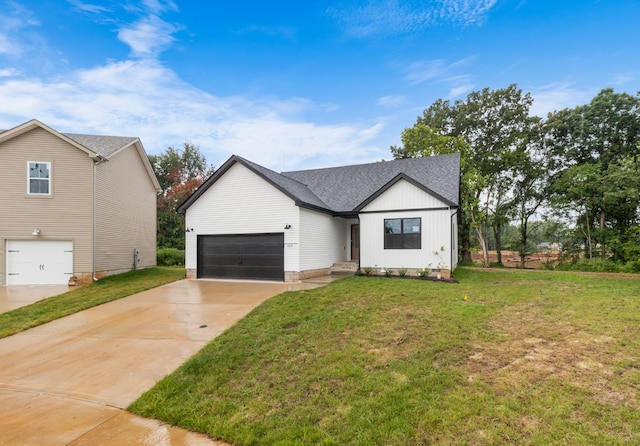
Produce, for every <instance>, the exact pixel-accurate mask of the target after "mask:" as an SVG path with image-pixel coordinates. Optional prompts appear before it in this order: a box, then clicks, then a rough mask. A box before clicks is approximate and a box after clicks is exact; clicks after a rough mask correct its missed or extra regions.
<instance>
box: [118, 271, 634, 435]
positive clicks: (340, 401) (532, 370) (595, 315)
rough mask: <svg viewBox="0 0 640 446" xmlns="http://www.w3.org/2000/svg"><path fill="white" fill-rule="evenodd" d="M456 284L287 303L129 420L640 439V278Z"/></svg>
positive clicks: (200, 358) (259, 312)
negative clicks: (154, 419) (145, 418)
mask: <svg viewBox="0 0 640 446" xmlns="http://www.w3.org/2000/svg"><path fill="white" fill-rule="evenodd" d="M456 278H458V279H459V280H460V283H459V284H443V283H437V282H431V281H407V280H395V279H387V278H372V277H351V278H347V279H343V280H340V281H338V282H334V283H332V284H330V285H327V286H325V287H323V288H319V289H315V290H310V291H299V292H290V293H285V294H282V295H279V296H276V297H274V298H272V299H270V300H268V301H266V302H265V303H264V304H262V305H261V306H259V307H258V308H256V309H255V310H254V311H253V312H251V313H250V314H249V315H248V316H247V317H246V318H244V319H243V320H241V321H240V322H239V323H238V324H237V325H235V326H234V327H232V328H231V329H229V330H228V331H227V332H225V333H224V334H222V335H221V336H220V337H218V338H216V339H215V340H214V341H213V342H211V343H210V344H209V345H207V346H206V347H205V348H204V349H203V350H202V351H201V352H200V353H199V354H197V355H196V356H194V357H193V358H192V359H191V360H189V361H188V362H187V363H185V364H184V366H183V367H181V368H180V369H179V370H177V371H176V372H175V373H173V374H171V375H169V376H167V377H166V378H165V379H163V380H162V381H160V382H159V383H158V384H157V385H156V386H155V387H154V388H153V389H151V390H150V391H148V392H147V393H145V394H144V395H143V396H142V397H141V398H140V399H139V400H138V401H136V402H135V403H134V404H133V405H132V406H131V407H130V410H132V411H133V412H135V413H138V414H141V415H144V416H147V417H152V418H157V419H161V420H164V421H166V422H168V423H171V424H174V425H179V426H182V427H185V428H187V429H191V430H196V431H200V432H204V433H206V434H208V435H210V436H212V437H213V438H218V439H223V440H226V441H229V442H231V443H233V444H237V445H245V446H247V445H272V444H277V445H316V444H317V445H382V444H384V445H387V444H393V445H396V444H397V445H426V444H447V445H449V444H460V445H462V444H505V443H506V444H530V445H549V444H591V445H615V444H630V443H633V444H636V443H638V442H640V411H639V410H638V408H639V407H638V406H639V391H640V360H638V358H640V298H639V297H638V296H639V294H640V293H639V291H640V278H602V277H594V276H587V275H580V274H577V273H548V272H547V273H545V272H530V271H527V272H517V271H477V270H465V269H459V270H457V271H456Z"/></svg>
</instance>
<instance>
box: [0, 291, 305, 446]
mask: <svg viewBox="0 0 640 446" xmlns="http://www.w3.org/2000/svg"><path fill="white" fill-rule="evenodd" d="M305 287H309V286H308V285H307V286H305ZM287 289H291V286H290V285H286V284H282V283H264V282H231V281H214V280H182V281H179V282H175V283H171V284H168V285H164V286H162V287H159V288H155V289H153V290H149V291H145V292H142V293H139V294H136V295H133V296H130V297H127V298H124V299H120V300H118V301H115V302H110V303H108V304H104V305H101V306H98V307H94V308H91V309H89V310H85V311H83V312H80V313H77V314H74V315H72V316H68V317H65V318H63V319H59V320H57V321H53V322H50V323H48V324H45V325H42V326H40V327H36V328H33V329H31V330H28V331H25V332H22V333H19V334H17V335H14V336H11V337H8V338H4V339H0V358H1V359H0V361H1V366H0V445H21V446H24V445H39V446H46V445H55V446H58V445H74V446H77V445H123V444H127V445H205V444H208V445H222V444H224V443H221V442H215V441H211V440H209V439H207V438H205V437H204V436H201V435H198V434H194V433H191V432H187V431H183V430H181V429H177V428H171V427H169V426H167V425H164V424H162V423H160V422H158V421H155V420H148V419H145V418H141V417H137V416H133V415H131V414H129V413H128V412H126V411H123V410H122V409H123V408H125V407H127V406H128V405H129V404H130V403H132V402H133V401H134V400H136V399H137V398H138V397H139V396H140V395H141V394H142V393H143V392H144V391H146V390H148V389H149V388H151V387H152V386H153V385H154V384H155V383H156V382H157V381H159V380H160V379H161V378H162V377H164V376H165V375H167V374H169V373H171V372H172V371H173V370H175V369H176V368H177V367H179V366H180V365H181V364H182V363H183V362H184V361H185V360H187V359H188V358H189V357H191V356H192V355H193V354H195V353H196V352H197V351H199V350H200V349H201V348H202V347H203V346H204V345H205V344H206V343H207V342H209V341H210V340H212V339H213V338H215V337H216V336H217V335H219V334H220V333H222V332H223V331H224V330H225V329H227V328H228V327H229V326H231V325H233V324H234V323H235V322H236V321H237V320H239V319H240V318H242V317H243V316H245V315H246V314H247V313H248V312H250V311H251V310H252V309H253V308H254V307H256V306H257V305H259V304H260V303H261V302H263V301H264V300H266V299H267V298H269V297H272V296H274V295H276V294H279V293H281V292H283V291H286V290H287Z"/></svg>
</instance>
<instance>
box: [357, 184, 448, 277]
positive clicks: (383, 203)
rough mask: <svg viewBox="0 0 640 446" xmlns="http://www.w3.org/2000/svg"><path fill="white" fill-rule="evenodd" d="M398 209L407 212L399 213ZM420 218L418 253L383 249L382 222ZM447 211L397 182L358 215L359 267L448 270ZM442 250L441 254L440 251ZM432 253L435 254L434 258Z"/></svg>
mask: <svg viewBox="0 0 640 446" xmlns="http://www.w3.org/2000/svg"><path fill="white" fill-rule="evenodd" d="M402 209H408V210H407V211H402ZM387 218H421V221H422V234H421V249H384V220H385V219H387ZM451 230H452V227H451V210H450V209H449V207H448V206H447V205H446V204H445V203H443V202H441V201H440V200H438V199H437V198H435V197H433V196H432V195H430V194H428V193H427V192H425V191H423V190H421V189H420V188H418V187H416V186H414V185H412V184H411V183H409V182H407V181H404V180H401V181H399V182H398V183H396V184H395V185H393V186H392V187H391V188H389V189H388V190H387V191H386V192H385V193H383V194H382V195H381V196H380V197H378V198H377V199H376V200H374V201H373V202H372V203H370V204H369V205H368V206H366V207H365V208H364V209H363V210H362V213H361V214H360V264H361V265H362V266H363V267H366V266H371V267H378V268H382V267H385V268H394V269H397V268H425V267H428V266H429V264H431V267H432V268H436V267H437V266H438V263H442V264H441V265H440V266H441V267H442V268H443V269H450V268H451V249H452V246H451V240H452V234H451ZM442 246H444V250H443V251H441V250H440V248H441V247H442ZM433 251H437V252H438V255H436V254H434V253H433Z"/></svg>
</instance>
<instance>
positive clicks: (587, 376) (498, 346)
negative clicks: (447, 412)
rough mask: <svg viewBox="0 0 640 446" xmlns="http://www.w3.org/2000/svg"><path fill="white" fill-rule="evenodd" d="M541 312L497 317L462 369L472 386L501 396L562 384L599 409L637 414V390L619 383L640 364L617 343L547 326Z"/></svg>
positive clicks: (515, 310)
mask: <svg viewBox="0 0 640 446" xmlns="http://www.w3.org/2000/svg"><path fill="white" fill-rule="evenodd" d="M543 306H544V303H529V304H519V305H515V306H512V307H509V308H507V309H505V310H503V311H502V312H500V313H498V314H497V315H496V316H495V317H494V318H493V319H492V321H491V323H490V325H489V331H488V337H489V338H491V339H489V340H487V341H483V340H479V341H478V342H476V343H475V345H474V351H473V352H472V354H471V355H470V356H469V358H468V361H467V363H466V364H464V365H463V370H464V373H465V374H466V376H467V379H468V381H470V382H473V381H482V382H484V383H486V384H488V385H489V386H491V387H492V388H493V389H494V391H496V393H498V394H503V393H504V394H506V393H512V392H514V390H515V389H519V388H522V387H529V388H530V387H532V386H537V385H540V386H541V387H545V386H546V385H548V384H549V385H551V384H553V383H557V382H562V383H564V384H565V385H570V386H574V387H576V388H577V389H581V390H584V391H585V392H587V393H588V394H589V395H590V397H591V398H593V399H594V400H596V401H597V402H599V403H601V404H609V405H613V406H620V405H625V406H627V407H629V408H632V409H637V408H638V389H636V388H634V387H631V386H629V385H624V384H623V383H624V382H628V381H629V380H624V379H623V380H618V379H616V377H617V376H622V375H625V374H627V373H635V374H637V373H638V371H639V370H640V361H638V360H637V359H636V358H634V357H631V356H629V355H628V354H625V350H624V348H621V347H620V342H619V341H618V340H617V339H615V338H614V337H611V336H604V335H593V334H590V333H589V332H587V331H585V330H584V329H581V328H579V327H575V326H573V325H572V324H571V323H569V322H563V321H558V320H549V319H550V318H548V317H547V316H545V314H544V311H543Z"/></svg>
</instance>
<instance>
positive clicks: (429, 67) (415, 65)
mask: <svg viewBox="0 0 640 446" xmlns="http://www.w3.org/2000/svg"><path fill="white" fill-rule="evenodd" d="M475 60H476V57H475V56H470V57H465V58H464V59H460V60H457V61H455V62H451V63H447V61H445V60H444V59H435V60H426V61H425V60H421V61H416V62H412V63H411V64H410V65H409V67H408V68H407V71H408V74H407V75H406V76H405V79H406V80H407V81H409V84H411V85H415V84H420V83H422V82H426V81H429V80H434V79H436V80H438V79H442V78H444V77H445V76H449V75H450V73H453V72H455V71H457V70H458V69H460V68H463V67H465V66H468V65H470V64H472V63H473V62H474V61H475Z"/></svg>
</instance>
